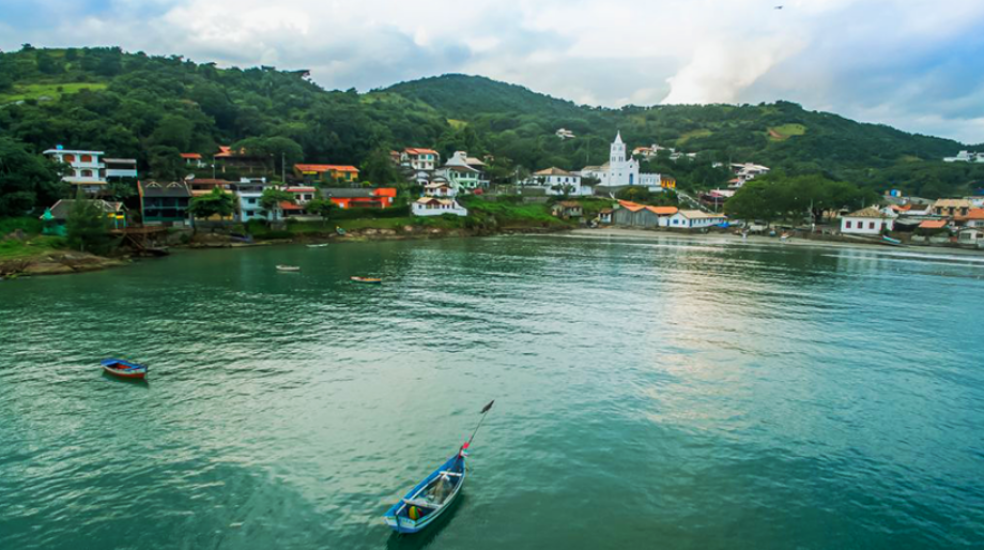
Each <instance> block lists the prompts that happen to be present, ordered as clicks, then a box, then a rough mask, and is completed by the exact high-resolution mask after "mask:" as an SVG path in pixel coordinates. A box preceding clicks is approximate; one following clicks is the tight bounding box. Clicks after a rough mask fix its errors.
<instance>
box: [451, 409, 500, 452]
mask: <svg viewBox="0 0 984 550" xmlns="http://www.w3.org/2000/svg"><path fill="white" fill-rule="evenodd" d="M494 403H495V399H493V400H492V401H489V404H488V405H486V406H484V407H482V412H481V413H480V414H481V415H482V419H481V420H479V421H478V426H475V431H473V432H472V434H471V437H469V438H468V442H467V443H465V444H464V445H462V446H461V449H459V450H458V455H459V456H460V455H461V453H462V451H465V450H467V449H468V447H470V446H471V442H472V440H473V439H475V434H477V433H478V429H479V428H481V427H482V422H485V415H486V414H488V412H489V411H490V410H492V405H493V404H494Z"/></svg>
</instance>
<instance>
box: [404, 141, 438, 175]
mask: <svg viewBox="0 0 984 550" xmlns="http://www.w3.org/2000/svg"><path fill="white" fill-rule="evenodd" d="M440 158H441V156H440V155H439V154H438V152H437V151H435V150H433V149H422V148H419V147H407V148H406V149H404V150H403V151H401V152H400V153H399V159H400V163H399V164H400V166H403V167H404V168H411V169H413V170H418V171H420V170H422V171H426V172H431V171H433V170H434V169H436V168H437V163H438V162H440Z"/></svg>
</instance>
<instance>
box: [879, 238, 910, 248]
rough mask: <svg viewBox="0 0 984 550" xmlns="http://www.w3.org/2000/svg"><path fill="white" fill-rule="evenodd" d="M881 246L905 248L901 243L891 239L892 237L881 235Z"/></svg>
mask: <svg viewBox="0 0 984 550" xmlns="http://www.w3.org/2000/svg"><path fill="white" fill-rule="evenodd" d="M882 244H887V245H888V246H899V247H903V248H904V247H905V243H903V242H902V241H900V240H898V239H893V238H892V237H889V236H888V235H882Z"/></svg>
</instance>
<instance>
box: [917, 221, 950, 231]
mask: <svg viewBox="0 0 984 550" xmlns="http://www.w3.org/2000/svg"><path fill="white" fill-rule="evenodd" d="M947 223H948V222H947V221H946V220H925V221H924V222H922V223H920V224H919V229H943V228H944V227H946V224H947Z"/></svg>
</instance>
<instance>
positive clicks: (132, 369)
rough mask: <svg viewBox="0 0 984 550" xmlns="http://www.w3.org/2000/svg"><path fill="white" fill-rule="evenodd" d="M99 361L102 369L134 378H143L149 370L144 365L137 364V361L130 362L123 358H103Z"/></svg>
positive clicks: (120, 375)
mask: <svg viewBox="0 0 984 550" xmlns="http://www.w3.org/2000/svg"><path fill="white" fill-rule="evenodd" d="M100 363H101V364H102V367H103V370H104V371H106V372H108V373H109V374H112V375H113V376H119V377H120V378H130V379H134V380H141V379H143V378H144V377H145V376H147V371H148V370H150V369H149V367H147V366H145V365H138V364H137V363H131V362H129V361H124V360H123V359H103V360H102V361H100Z"/></svg>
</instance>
